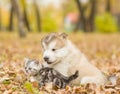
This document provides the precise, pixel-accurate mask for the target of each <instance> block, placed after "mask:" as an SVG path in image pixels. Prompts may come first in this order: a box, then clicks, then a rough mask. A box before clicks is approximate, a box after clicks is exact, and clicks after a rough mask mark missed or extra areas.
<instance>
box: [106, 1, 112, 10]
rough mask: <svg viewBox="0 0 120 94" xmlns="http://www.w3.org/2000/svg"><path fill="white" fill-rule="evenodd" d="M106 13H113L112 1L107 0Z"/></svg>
mask: <svg viewBox="0 0 120 94" xmlns="http://www.w3.org/2000/svg"><path fill="white" fill-rule="evenodd" d="M106 11H107V12H110V11H111V1H110V0H107V1H106Z"/></svg>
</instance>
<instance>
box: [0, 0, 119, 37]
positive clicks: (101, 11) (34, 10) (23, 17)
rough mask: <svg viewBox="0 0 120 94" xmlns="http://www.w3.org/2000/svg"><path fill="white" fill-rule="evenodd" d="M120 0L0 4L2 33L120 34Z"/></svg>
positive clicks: (12, 1)
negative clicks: (63, 32) (62, 32)
mask: <svg viewBox="0 0 120 94" xmlns="http://www.w3.org/2000/svg"><path fill="white" fill-rule="evenodd" d="M119 4H120V0H0V32H3V31H5V32H17V31H19V32H18V33H19V35H20V36H21V37H24V36H26V33H27V32H53V31H54V32H57V31H65V32H102V33H111V32H112V33H113V32H119V31H120V28H119V27H120V5H119Z"/></svg>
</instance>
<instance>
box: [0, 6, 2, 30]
mask: <svg viewBox="0 0 120 94" xmlns="http://www.w3.org/2000/svg"><path fill="white" fill-rule="evenodd" d="M1 30H2V14H1V6H0V31H1Z"/></svg>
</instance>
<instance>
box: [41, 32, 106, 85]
mask: <svg viewBox="0 0 120 94" xmlns="http://www.w3.org/2000/svg"><path fill="white" fill-rule="evenodd" d="M42 46H43V49H44V53H43V58H44V60H45V61H46V62H47V65H48V66H49V67H52V68H54V69H56V70H57V71H59V72H60V73H62V74H63V75H66V76H69V75H71V74H74V73H75V71H76V70H79V77H78V78H77V79H75V80H74V81H73V82H72V83H73V84H76V85H77V84H78V85H79V84H86V83H95V84H97V85H102V84H105V82H106V81H107V79H106V77H105V76H104V74H103V73H102V72H101V71H100V70H99V69H98V68H97V67H95V66H94V65H92V64H91V63H90V62H89V61H88V59H87V58H86V57H85V55H84V54H83V53H82V52H80V51H79V50H78V48H77V47H75V45H74V44H73V43H72V42H71V41H70V40H69V39H68V38H67V34H65V33H51V34H49V35H47V36H46V37H44V38H43V39H42Z"/></svg>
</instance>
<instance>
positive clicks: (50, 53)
mask: <svg viewBox="0 0 120 94" xmlns="http://www.w3.org/2000/svg"><path fill="white" fill-rule="evenodd" d="M41 42H42V47H43V49H44V53H43V58H44V60H45V61H46V62H47V63H48V64H51V65H54V64H56V63H58V62H60V61H61V60H62V59H63V58H65V56H66V55H67V53H68V52H67V48H66V43H67V34H65V33H51V34H49V35H47V36H46V37H44V38H43V39H42V41H41Z"/></svg>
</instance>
